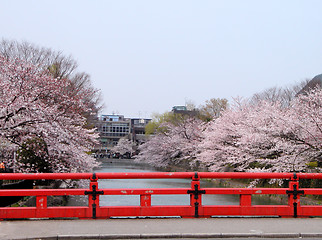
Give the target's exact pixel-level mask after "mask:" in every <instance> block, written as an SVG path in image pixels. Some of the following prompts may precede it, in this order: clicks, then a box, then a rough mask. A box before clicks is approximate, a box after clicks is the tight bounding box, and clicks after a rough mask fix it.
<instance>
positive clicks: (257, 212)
mask: <svg viewBox="0 0 322 240" xmlns="http://www.w3.org/2000/svg"><path fill="white" fill-rule="evenodd" d="M167 178H176V179H191V187H190V188H139V189H136V188H126V189H114V188H113V189H111V188H108V189H100V188H99V186H98V180H99V179H167ZM223 178H227V179H286V180H289V187H288V188H202V187H201V186H200V179H223ZM50 179H89V180H90V183H89V188H88V189H14V190H13V189H11V190H8V189H0V199H1V198H2V197H5V196H36V206H35V207H0V219H16V218H80V219H87V218H93V219H95V218H99V219H106V218H111V217H131V216H181V217H186V218H191V217H195V218H198V217H211V216H281V217H309V216H322V205H301V204H300V196H301V195H303V194H305V195H322V188H300V187H299V180H300V179H322V173H211V172H200V173H197V172H196V173H193V172H181V173H180V172H176V173H172V172H171V173H170V172H150V173H146V172H144V173H94V174H93V173H39V174H20V173H4V174H0V180H50ZM176 194H188V195H190V204H189V205H179V206H178V205H175V206H168V205H162V206H160V205H152V204H151V198H152V196H153V197H157V195H176ZM205 194H236V195H239V196H240V201H239V204H238V205H203V204H202V196H203V195H205ZM259 194H277V195H287V196H288V204H287V205H252V195H259ZM66 195H88V206H54V207H49V206H47V197H48V196H66ZM102 195H139V196H140V205H138V206H100V202H99V198H100V196H102Z"/></svg>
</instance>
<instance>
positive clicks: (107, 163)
mask: <svg viewBox="0 0 322 240" xmlns="http://www.w3.org/2000/svg"><path fill="white" fill-rule="evenodd" d="M101 162H102V164H101V166H100V168H99V169H96V170H95V172H158V170H156V169H155V168H154V167H152V166H150V165H147V164H142V163H136V162H134V161H133V160H132V159H102V160H101ZM200 184H201V188H205V187H216V186H214V184H213V183H212V182H209V181H203V180H201V181H200ZM98 186H99V188H100V189H102V188H190V186H191V179H101V180H98ZM202 203H203V205H238V204H239V195H227V194H225V195H208V194H204V195H202ZM151 204H152V205H189V204H190V196H189V195H188V194H185V195H152V199H151ZM252 204H254V205H260V204H272V203H270V202H269V201H267V200H262V199H252ZM139 205H140V196H139V195H126V196H119V195H117V196H113V195H109V196H100V206H139Z"/></svg>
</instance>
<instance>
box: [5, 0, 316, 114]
mask: <svg viewBox="0 0 322 240" xmlns="http://www.w3.org/2000/svg"><path fill="white" fill-rule="evenodd" d="M321 10H322V1H320V0H305V1H303V0H283V1H281V0H267V1H264V0H261V1H259V0H235V1H233V0H221V1H216V0H212V1H203V0H200V1H197V0H193V1H189V0H182V1H179V0H177V1H176V0H169V1H167V0H159V1H156V0H155V1H153V0H146V1H143V0H140V1H136V0H127V1H126V0H114V1H109V0H86V1H85V0H82V1H81V0H77V1H76V0H55V1H49V0H34V1H31V0H20V1H18V0H0V38H5V39H14V40H26V41H29V42H32V43H35V44H37V45H39V46H44V47H50V48H52V49H54V50H60V51H63V53H64V54H66V55H70V54H71V55H72V56H73V57H74V58H75V59H76V60H77V61H78V62H79V65H80V66H79V70H80V71H85V72H87V73H89V74H90V75H91V78H92V81H93V85H94V86H95V87H96V88H99V89H101V90H102V93H103V97H104V102H105V106H106V108H105V111H104V113H106V114H109V113H112V112H114V113H119V114H123V115H125V116H126V117H150V115H151V113H153V112H158V113H163V112H165V111H168V110H171V108H172V106H174V105H184V104H185V102H186V101H187V100H192V101H193V102H194V103H195V104H196V105H197V106H198V105H200V104H203V103H204V102H205V100H207V99H210V98H218V97H220V98H227V99H229V100H231V98H232V97H236V96H243V97H249V96H251V95H252V94H253V93H255V92H259V91H262V90H264V89H266V88H269V87H274V86H286V85H290V84H293V83H296V82H298V81H301V80H304V79H306V78H313V77H314V76H315V75H318V74H321V73H322V12H321Z"/></svg>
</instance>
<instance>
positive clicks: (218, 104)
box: [199, 98, 228, 122]
mask: <svg viewBox="0 0 322 240" xmlns="http://www.w3.org/2000/svg"><path fill="white" fill-rule="evenodd" d="M227 108H228V100H227V99H226V98H212V99H210V100H207V101H206V102H205V104H204V105H202V106H200V107H199V118H200V119H201V120H203V121H205V122H210V121H211V120H213V119H215V118H218V117H219V116H220V115H221V113H222V111H224V110H225V109H227Z"/></svg>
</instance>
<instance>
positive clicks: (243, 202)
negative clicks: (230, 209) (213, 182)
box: [239, 194, 252, 207]
mask: <svg viewBox="0 0 322 240" xmlns="http://www.w3.org/2000/svg"><path fill="white" fill-rule="evenodd" d="M239 205H240V206H241V207H250V206H251V205H252V195H251V194H240V195H239Z"/></svg>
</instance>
